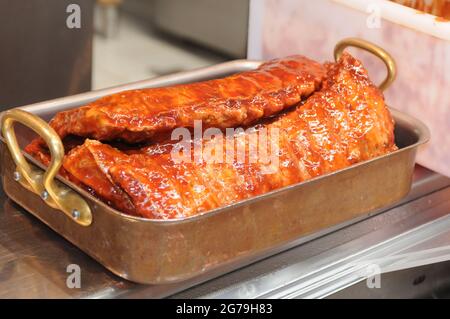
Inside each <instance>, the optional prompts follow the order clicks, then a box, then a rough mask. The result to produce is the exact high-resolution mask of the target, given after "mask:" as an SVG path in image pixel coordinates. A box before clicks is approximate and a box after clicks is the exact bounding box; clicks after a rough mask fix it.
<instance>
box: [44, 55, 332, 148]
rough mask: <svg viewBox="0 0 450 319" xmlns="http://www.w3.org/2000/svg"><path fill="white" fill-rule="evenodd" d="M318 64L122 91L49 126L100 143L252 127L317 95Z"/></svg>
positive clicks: (279, 63)
mask: <svg viewBox="0 0 450 319" xmlns="http://www.w3.org/2000/svg"><path fill="white" fill-rule="evenodd" d="M325 73H326V70H325V68H324V67H323V65H322V64H320V63H318V62H315V61H312V60H310V59H308V58H305V57H303V56H292V57H288V58H284V59H279V60H273V61H269V62H266V63H264V64H262V65H261V66H260V67H259V68H258V69H256V70H253V71H247V72H242V73H238V74H236V75H232V76H229V77H226V78H223V79H216V80H211V81H205V82H198V83H192V84H185V85H176V86H172V87H164V88H150V89H141V90H133V91H125V92H120V93H116V94H113V95H110V96H106V97H103V98H101V99H99V100H97V101H94V102H92V103H90V104H88V105H86V106H83V107H80V108H77V109H73V110H69V111H65V112H61V113H58V114H57V115H56V116H55V118H54V119H53V120H52V121H51V122H50V125H51V126H52V127H53V128H54V129H55V130H56V132H57V133H58V134H59V135H60V137H61V138H64V137H65V136H66V135H69V134H73V135H78V136H83V137H88V138H93V139H97V140H101V141H111V140H122V141H125V142H128V143H136V142H143V141H149V140H150V139H152V138H153V137H154V136H155V134H157V133H161V132H167V131H170V130H172V129H173V128H175V127H192V126H193V124H194V121H195V120H201V121H202V123H203V125H204V126H205V127H217V128H221V129H222V128H227V127H234V126H246V125H250V124H252V123H254V122H256V121H257V120H259V119H260V118H263V117H268V116H271V115H273V114H276V113H278V112H279V111H281V110H283V109H286V108H288V107H290V106H293V105H296V104H297V103H299V102H300V101H301V100H302V99H303V98H305V97H307V96H309V95H310V94H312V93H313V92H314V91H316V90H317V89H318V88H319V87H320V84H321V82H322V80H323V78H324V76H325Z"/></svg>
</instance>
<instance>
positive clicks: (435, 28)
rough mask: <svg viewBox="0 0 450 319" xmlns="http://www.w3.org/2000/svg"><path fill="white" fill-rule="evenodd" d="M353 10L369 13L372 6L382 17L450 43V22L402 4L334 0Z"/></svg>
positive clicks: (383, 1) (361, 0) (373, 0)
mask: <svg viewBox="0 0 450 319" xmlns="http://www.w3.org/2000/svg"><path fill="white" fill-rule="evenodd" d="M332 1H334V2H337V3H340V4H343V5H346V6H348V7H351V8H353V9H356V10H358V11H361V12H365V13H367V8H368V6H370V5H372V6H373V5H377V6H379V8H380V9H381V17H382V18H383V19H386V20H388V21H391V22H393V23H397V24H400V25H402V26H405V27H408V28H411V29H414V30H415V31H418V32H421V33H425V34H428V35H432V36H434V37H436V38H439V39H442V40H447V41H450V21H439V19H437V18H436V16H434V15H431V14H427V13H423V12H420V11H418V10H415V9H412V8H409V7H406V6H403V5H401V4H398V3H395V2H391V1H386V0H372V1H363V0H332Z"/></svg>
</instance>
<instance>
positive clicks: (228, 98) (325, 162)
mask: <svg viewBox="0 0 450 319" xmlns="http://www.w3.org/2000/svg"><path fill="white" fill-rule="evenodd" d="M195 121H201V123H202V128H203V129H204V130H205V129H207V128H218V129H220V130H225V129H226V128H238V127H243V128H246V129H245V130H242V131H238V130H236V132H240V133H236V134H235V135H233V136H231V137H227V138H226V139H225V140H226V141H225V142H224V139H223V138H221V139H219V138H214V137H212V138H209V139H206V138H202V139H200V140H196V141H195V143H197V145H200V146H201V147H202V148H203V149H208V148H210V149H211V148H213V149H220V148H225V147H230V145H231V147H237V145H246V144H248V143H249V142H248V139H249V135H250V134H254V133H255V132H256V133H258V132H259V131H262V130H265V131H266V132H267V131H269V130H273V129H276V130H277V131H278V135H277V141H270V140H269V141H268V142H269V143H271V142H273V143H275V142H276V143H277V146H278V148H277V153H276V156H277V159H278V161H277V163H278V165H272V166H273V167H271V170H269V171H267V165H266V164H265V163H259V162H257V161H256V162H255V161H249V160H248V158H249V155H248V154H247V153H246V154H245V156H244V159H245V160H244V161H242V158H241V159H240V160H239V159H237V158H234V159H232V160H231V161H229V160H227V161H217V162H208V161H177V160H175V159H174V156H173V151H174V146H175V145H177V144H176V141H172V140H171V139H170V138H169V137H170V135H171V132H172V131H173V130H174V129H176V128H187V129H192V128H193V127H194V123H195ZM50 125H51V127H52V128H54V129H55V131H56V132H57V133H58V134H59V136H60V137H61V139H62V140H63V143H64V146H65V151H66V155H65V158H64V161H63V166H62V168H61V171H60V174H61V175H62V176H63V177H65V178H67V179H69V180H70V181H72V182H73V183H75V184H77V185H78V186H81V187H83V188H84V189H87V190H88V191H90V192H91V193H92V194H93V195H94V196H96V197H97V198H99V199H101V200H102V201H104V202H105V203H107V204H108V205H110V206H112V207H114V208H116V209H118V210H120V211H122V212H124V213H126V214H130V215H134V216H140V217H145V218H151V219H173V218H183V217H189V216H193V215H196V214H200V213H204V212H207V211H210V210H212V209H215V208H218V207H222V206H226V205H229V204H232V203H236V202H238V201H241V200H245V199H248V198H250V197H253V196H256V195H259V194H263V193H267V192H270V191H272V190H275V189H279V188H281V187H285V186H288V185H292V184H296V183H299V182H302V181H305V180H308V179H311V178H314V177H317V176H320V175H323V174H326V173H330V172H333V171H336V170H339V169H342V168H345V167H348V166H350V165H352V164H355V163H358V162H361V161H365V160H368V159H371V158H374V157H377V156H380V155H383V154H386V153H389V152H392V151H394V150H396V149H397V148H396V146H395V143H394V122H393V119H392V117H391V114H390V112H389V110H388V108H387V107H386V105H385V102H384V97H383V94H382V93H381V92H380V90H379V89H378V88H377V87H376V86H375V85H374V84H373V83H372V82H371V81H370V80H369V77H368V74H367V71H366V70H365V69H364V68H363V66H362V65H361V63H360V61H358V60H357V59H355V58H354V57H352V56H351V55H350V54H348V53H344V54H343V55H342V57H341V58H340V59H339V60H338V61H337V62H334V63H325V64H320V63H318V62H315V61H312V60H310V59H308V58H305V57H303V56H291V57H287V58H283V59H278V60H272V61H269V62H266V63H263V64H262V65H261V66H260V67H259V68H257V69H256V70H253V71H246V72H242V73H238V74H235V75H232V76H229V77H226V78H222V79H216V80H211V81H205V82H198V83H192V84H183V85H176V86H171V87H163V88H149V89H141V90H133V91H125V92H120V93H116V94H113V95H110V96H106V97H103V98H101V99H99V100H97V101H94V102H92V103H90V104H87V105H85V106H81V107H79V108H76V109H72V110H68V111H64V112H60V113H58V114H56V116H55V117H54V118H53V119H52V120H51V122H50ZM230 141H231V143H230ZM191 142H192V141H191ZM192 143H193V142H192ZM26 152H28V153H29V154H31V155H32V156H33V157H34V158H36V159H37V160H38V161H40V162H42V163H43V164H44V165H48V164H49V162H50V154H49V151H48V149H47V148H46V146H45V143H44V142H43V141H42V140H41V139H36V140H34V141H33V142H32V143H31V144H29V145H28V146H27V147H26Z"/></svg>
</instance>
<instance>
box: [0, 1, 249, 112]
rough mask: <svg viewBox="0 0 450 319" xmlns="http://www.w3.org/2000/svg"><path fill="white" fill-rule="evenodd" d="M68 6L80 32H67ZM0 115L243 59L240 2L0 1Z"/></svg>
mask: <svg viewBox="0 0 450 319" xmlns="http://www.w3.org/2000/svg"><path fill="white" fill-rule="evenodd" d="M70 4H76V5H78V6H79V8H80V12H81V15H80V17H81V27H80V28H73V29H70V28H68V27H66V20H67V19H68V17H69V16H70V14H71V12H67V11H66V9H67V7H68V6H69V5H70ZM0 12H1V17H2V22H1V25H2V28H0V39H2V46H3V47H4V48H3V49H2V50H0V66H1V69H2V72H1V73H0V90H1V91H0V110H4V109H9V108H11V107H15V106H21V105H25V104H30V103H34V102H38V101H44V100H48V99H53V98H56V97H61V96H67V95H72V94H76V93H80V92H85V91H89V90H91V89H93V90H96V89H101V88H105V87H110V86H115V85H119V84H123V83H129V82H133V81H138V80H143V79H148V78H151V77H155V76H159V75H164V74H170V73H175V72H179V71H183V70H188V69H194V68H198V67H202V66H206V65H211V64H217V63H219V62H223V61H226V60H230V59H237V58H243V57H245V56H246V51H247V32H248V17H249V1H248V0H228V1H221V0H190V1H185V0H33V1H29V0H0Z"/></svg>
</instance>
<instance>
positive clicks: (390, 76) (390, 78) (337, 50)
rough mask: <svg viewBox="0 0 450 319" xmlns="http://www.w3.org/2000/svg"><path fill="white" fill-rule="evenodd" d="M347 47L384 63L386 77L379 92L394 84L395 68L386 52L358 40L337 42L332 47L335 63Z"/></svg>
mask: <svg viewBox="0 0 450 319" xmlns="http://www.w3.org/2000/svg"><path fill="white" fill-rule="evenodd" d="M348 47H356V48H359V49H363V50H365V51H368V52H370V53H373V54H374V55H376V56H377V57H379V58H380V59H381V60H382V61H383V62H384V64H385V65H386V68H387V76H386V79H385V80H384V81H383V83H381V84H380V85H379V88H380V90H381V91H384V90H386V89H387V88H388V87H389V86H390V85H391V84H392V82H394V80H395V78H396V77H397V67H396V65H395V60H394V58H393V57H392V56H391V55H390V54H389V53H388V52H386V51H385V50H384V49H382V48H381V47H379V46H377V45H376V44H373V43H371V42H368V41H366V40H363V39H358V38H347V39H344V40H341V41H339V43H338V44H336V46H335V47H334V59H335V60H336V61H337V60H339V58H340V57H341V55H342V52H344V50H345V49H346V48H348Z"/></svg>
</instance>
